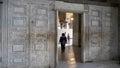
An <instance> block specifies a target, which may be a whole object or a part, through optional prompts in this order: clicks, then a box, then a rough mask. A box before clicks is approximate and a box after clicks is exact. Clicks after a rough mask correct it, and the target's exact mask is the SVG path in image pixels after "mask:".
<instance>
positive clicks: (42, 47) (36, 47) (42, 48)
mask: <svg viewBox="0 0 120 68" xmlns="http://www.w3.org/2000/svg"><path fill="white" fill-rule="evenodd" d="M44 46H45V45H44V44H43V43H40V44H37V45H35V50H37V51H43V50H44Z"/></svg>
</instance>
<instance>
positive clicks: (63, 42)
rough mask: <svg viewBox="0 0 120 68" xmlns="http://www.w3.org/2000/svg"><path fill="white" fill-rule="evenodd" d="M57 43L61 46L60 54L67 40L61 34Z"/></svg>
mask: <svg viewBox="0 0 120 68" xmlns="http://www.w3.org/2000/svg"><path fill="white" fill-rule="evenodd" d="M59 42H60V44H61V52H62V53H63V52H64V51H65V44H66V43H67V38H66V36H65V34H64V33H62V36H61V37H60V40H59Z"/></svg>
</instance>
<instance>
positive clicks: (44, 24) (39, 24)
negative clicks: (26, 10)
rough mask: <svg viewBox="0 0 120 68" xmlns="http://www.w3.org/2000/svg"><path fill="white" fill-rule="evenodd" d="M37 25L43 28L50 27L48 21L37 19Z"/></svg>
mask: <svg viewBox="0 0 120 68" xmlns="http://www.w3.org/2000/svg"><path fill="white" fill-rule="evenodd" d="M36 26H37V27H42V28H47V27H48V23H47V21H43V20H36Z"/></svg>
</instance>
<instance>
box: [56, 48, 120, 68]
mask: <svg viewBox="0 0 120 68" xmlns="http://www.w3.org/2000/svg"><path fill="white" fill-rule="evenodd" d="M58 50H59V63H58V67H57V68H120V65H119V64H118V62H117V61H101V62H88V63H81V62H80V61H81V60H80V56H81V55H80V53H81V52H80V51H81V48H80V47H77V46H74V47H73V46H67V47H66V51H65V53H61V51H60V48H59V49H58ZM76 54H77V55H76Z"/></svg>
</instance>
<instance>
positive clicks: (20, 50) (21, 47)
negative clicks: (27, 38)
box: [12, 45, 24, 52]
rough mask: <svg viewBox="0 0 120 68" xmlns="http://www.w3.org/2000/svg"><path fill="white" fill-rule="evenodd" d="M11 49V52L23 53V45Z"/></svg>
mask: <svg viewBox="0 0 120 68" xmlns="http://www.w3.org/2000/svg"><path fill="white" fill-rule="evenodd" d="M12 49H13V52H23V51H24V45H13V47H12Z"/></svg>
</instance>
